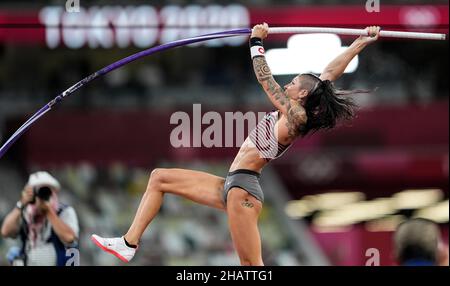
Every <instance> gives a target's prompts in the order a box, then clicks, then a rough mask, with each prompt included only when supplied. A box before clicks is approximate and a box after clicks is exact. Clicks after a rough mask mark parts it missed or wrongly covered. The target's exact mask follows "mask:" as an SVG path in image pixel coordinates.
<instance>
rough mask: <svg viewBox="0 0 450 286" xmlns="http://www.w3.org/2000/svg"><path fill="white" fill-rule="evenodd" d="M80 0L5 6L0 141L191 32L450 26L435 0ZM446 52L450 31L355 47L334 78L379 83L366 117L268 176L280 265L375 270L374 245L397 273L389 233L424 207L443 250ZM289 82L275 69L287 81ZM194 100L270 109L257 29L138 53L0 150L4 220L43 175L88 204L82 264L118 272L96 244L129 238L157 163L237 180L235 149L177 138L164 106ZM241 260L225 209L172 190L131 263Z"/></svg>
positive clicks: (277, 43) (361, 100) (2, 246)
mask: <svg viewBox="0 0 450 286" xmlns="http://www.w3.org/2000/svg"><path fill="white" fill-rule="evenodd" d="M80 4H81V5H82V7H83V9H82V10H81V12H80V13H70V14H69V13H64V6H65V1H21V0H20V1H19V0H16V1H2V2H1V3H0V142H2V143H3V142H5V140H6V139H7V138H8V137H9V136H10V135H11V134H12V133H13V132H14V130H16V129H17V128H18V127H19V126H20V124H21V123H23V122H24V121H25V120H26V119H27V118H28V117H29V116H30V115H31V114H33V113H34V112H35V111H37V110H38V109H39V108H40V107H41V106H43V105H44V104H45V103H47V102H48V101H50V100H51V99H53V98H54V97H55V96H56V95H57V94H58V93H60V92H61V91H63V90H65V89H66V88H68V87H69V86H71V85H72V84H74V83H75V82H77V81H78V80H80V79H82V78H83V77H85V76H87V75H89V74H91V73H93V72H94V71H96V70H99V69H100V68H102V67H104V66H106V65H108V64H110V63H112V62H114V61H117V60H119V59H121V58H123V57H125V56H127V55H130V54H132V53H135V52H137V51H139V50H142V49H144V48H148V47H151V46H154V45H157V44H161V43H165V42H168V41H172V40H175V39H179V38H185V37H187V36H190V35H191V36H192V35H198V34H202V33H204V32H209V31H212V30H218V31H221V30H227V29H232V28H239V27H251V26H252V25H254V24H256V23H260V22H262V21H265V22H267V23H269V24H270V25H272V26H331V27H355V28H364V27H365V26H368V25H380V26H382V27H383V28H384V29H390V30H406V31H408V30H414V31H425V32H440V33H447V34H448V9H449V7H448V1H436V0H429V1H411V0H408V1H402V0H395V1H394V0H382V1H381V7H380V8H381V11H380V12H379V13H377V12H373V13H368V12H367V11H366V10H365V1H356V0H354V1H343V0H333V1H326V0H323V1H309V0H297V1H288V0H283V1H278V0H277V1H275V0H252V1H232V2H229V1H215V2H214V4H212V3H211V1H181V0H180V1H83V0H81V1H80ZM80 24H82V26H81V27H80V26H78V27H75V28H73V27H72V28H70V27H71V25H72V26H73V25H75V26H76V25H80ZM83 25H84V26H83ZM127 25H129V26H130V27H129V28H124V27H126V26H127ZM133 25H134V27H132V26H133ZM139 25H147V26H146V28H142V27H141V26H139ZM287 39H288V36H273V37H270V36H269V38H268V39H267V41H266V48H267V49H272V48H285V47H286V41H287ZM341 40H342V43H343V45H348V44H349V43H350V42H351V41H352V40H353V39H352V38H346V37H341ZM318 56H320V55H317V54H313V55H311V57H312V58H314V57H318ZM448 60H449V58H448V40H447V41H445V42H433V41H417V40H398V39H395V40H392V39H391V40H387V39H386V40H385V39H383V40H380V41H378V42H377V43H376V44H374V45H372V46H370V47H368V48H367V49H366V50H365V51H363V53H362V54H360V56H359V64H358V67H357V68H356V70H355V71H354V72H353V73H348V74H345V75H344V76H343V77H342V78H341V79H340V80H339V81H338V82H337V83H336V85H337V86H339V87H342V88H347V89H354V88H363V89H374V88H378V90H377V91H376V93H375V94H371V95H359V96H357V97H355V100H356V101H357V102H358V104H359V105H360V107H361V108H360V109H359V112H358V118H357V120H354V121H353V122H352V123H351V126H341V127H339V128H337V129H335V130H333V131H331V132H321V133H319V134H316V135H314V136H312V137H308V138H306V139H303V140H299V141H298V142H297V143H296V144H295V146H293V148H291V150H290V151H289V154H288V155H286V156H284V157H282V158H281V159H278V160H276V161H274V162H273V163H272V164H271V165H270V166H269V167H267V169H265V170H264V172H263V177H262V178H263V179H262V180H263V182H262V183H263V185H262V186H263V189H264V190H265V193H266V196H267V203H266V205H265V208H264V211H263V214H262V217H261V223H260V225H261V231H262V238H263V245H264V246H263V247H264V259H265V261H266V263H267V264H268V265H365V262H366V260H367V259H368V257H367V256H366V251H367V250H368V249H370V248H376V249H378V250H379V251H380V258H381V265H393V264H394V261H393V254H392V245H391V239H392V237H391V235H392V230H393V229H394V228H395V226H396V225H397V224H398V223H399V222H401V221H403V220H404V219H407V218H409V217H415V216H420V217H426V218H429V219H432V220H434V221H436V222H437V223H439V224H440V226H441V229H442V235H443V238H444V241H445V243H447V245H448V215H449V201H448V188H449V181H448V179H449V178H448V175H449V155H448V154H449V152H448V143H449V136H448V127H449V126H448V119H449V114H448V112H449V105H448V104H449V102H448V99H449V98H448V97H449V82H448V76H449V69H448V67H449V65H448ZM290 77H291V75H280V76H277V77H276V78H277V80H278V81H279V82H280V84H285V83H287V82H288V80H289V79H290ZM194 103H199V104H201V105H202V112H203V113H205V112H207V111H217V112H221V113H223V112H227V111H232V112H235V111H241V112H245V111H248V110H252V111H269V110H271V109H272V106H271V105H270V103H269V101H268V100H267V99H266V97H265V95H264V93H263V91H262V89H261V88H260V86H259V85H258V82H257V81H256V80H255V76H254V73H253V70H252V66H251V62H250V57H249V50H248V48H247V39H246V38H245V37H243V38H234V39H232V40H224V41H216V42H212V43H206V44H201V45H198V46H195V47H182V48H179V49H175V50H170V51H168V52H164V53H160V54H156V55H154V56H150V57H148V58H144V59H142V60H139V61H137V62H135V63H132V64H130V65H127V66H125V67H123V68H121V69H119V70H117V71H114V72H112V73H111V74H109V75H107V76H105V77H103V78H101V79H99V80H96V81H95V82H93V83H91V84H89V85H88V86H86V87H83V88H82V89H81V90H80V91H79V92H77V93H76V94H74V95H72V96H71V97H70V98H68V99H66V100H65V101H64V102H63V104H62V105H61V106H60V107H59V108H58V109H57V110H54V111H52V112H50V113H49V114H47V115H46V116H45V117H44V118H43V119H42V120H40V121H39V122H37V123H36V124H35V125H34V126H33V127H32V128H31V129H30V130H29V131H28V132H27V133H26V134H25V135H24V136H23V137H22V138H21V139H20V140H19V141H18V142H17V143H16V144H15V145H14V146H13V147H12V148H11V149H10V151H9V152H8V153H7V154H6V156H4V157H3V158H2V159H1V160H0V221H1V220H2V219H3V217H4V216H5V215H6V214H7V213H8V212H9V211H10V210H11V209H12V208H13V206H14V204H15V202H16V201H17V199H18V198H19V194H20V191H21V190H22V188H23V186H24V184H25V182H26V180H27V177H28V174H29V173H30V172H32V171H36V170H42V169H45V170H48V171H50V172H51V173H52V174H53V175H54V176H55V177H57V178H58V179H59V180H60V182H61V183H62V185H63V191H62V194H61V195H62V200H63V201H65V202H67V203H69V204H71V205H73V206H74V207H75V209H76V211H77V213H78V216H79V221H80V226H81V237H80V241H81V246H80V253H81V264H82V265H119V264H120V262H119V261H118V260H117V259H116V258H114V257H112V256H110V255H108V254H104V253H101V252H100V251H99V250H98V249H97V248H95V247H94V245H93V244H92V243H91V241H90V240H89V236H90V234H92V233H94V232H95V233H98V234H102V235H120V234H122V233H124V232H125V231H126V230H127V228H128V226H129V224H130V222H131V221H132V218H133V216H134V212H135V210H136V208H137V205H138V203H139V200H140V197H141V195H142V194H143V192H144V191H145V186H146V183H147V180H148V176H149V174H150V171H151V170H152V169H153V168H155V167H181V168H192V169H197V170H204V171H208V172H211V173H213V174H216V175H220V176H225V175H226V173H227V170H228V167H229V164H230V163H231V161H232V159H233V155H234V154H235V153H236V152H237V150H238V149H237V148H204V147H202V148H173V147H172V146H171V145H170V141H169V137H170V132H171V130H172V129H173V128H174V125H171V124H170V122H169V118H170V115H171V114H173V112H175V111H180V110H184V111H186V112H187V113H188V114H191V113H192V105H193V104H194ZM203 127H205V126H203ZM17 243H18V241H15V240H12V239H4V238H1V237H0V265H8V262H7V260H6V253H7V251H8V249H9V248H10V247H12V246H14V245H17ZM238 263H239V260H238V258H237V256H236V254H235V252H234V250H233V247H232V242H231V239H230V235H229V232H228V229H227V221H226V216H225V215H224V214H222V213H219V212H217V211H215V210H212V209H208V208H206V207H198V205H194V204H192V203H190V202H188V201H185V200H182V199H179V198H176V197H171V196H166V198H165V202H164V205H163V207H162V209H161V212H160V215H159V216H158V217H157V219H156V220H155V221H154V222H153V223H152V224H151V226H150V231H147V232H146V233H145V235H144V238H143V241H142V247H141V250H140V252H139V253H138V255H137V257H136V259H135V260H134V261H133V262H132V265H235V264H238Z"/></svg>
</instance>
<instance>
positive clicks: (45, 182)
mask: <svg viewBox="0 0 450 286" xmlns="http://www.w3.org/2000/svg"><path fill="white" fill-rule="evenodd" d="M28 185H29V186H30V187H37V186H48V187H53V188H55V189H57V190H59V189H61V185H60V184H59V182H58V180H56V179H55V178H54V177H53V176H52V175H50V174H49V173H48V172H45V171H40V172H36V173H33V174H31V175H30V177H29V179H28Z"/></svg>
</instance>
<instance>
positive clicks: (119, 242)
mask: <svg viewBox="0 0 450 286" xmlns="http://www.w3.org/2000/svg"><path fill="white" fill-rule="evenodd" d="M91 240H92V241H93V242H94V243H95V244H96V245H97V246H98V247H100V248H101V249H102V250H103V251H106V252H109V253H111V254H114V255H115V256H116V257H117V258H119V259H120V260H122V261H123V262H130V260H131V259H132V258H133V256H134V254H135V253H136V250H137V248H132V247H128V246H127V245H126V244H125V239H124V238H123V236H122V237H114V238H104V237H100V236H98V235H96V234H93V235H92V236H91Z"/></svg>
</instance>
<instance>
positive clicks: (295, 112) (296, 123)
mask: <svg viewBox="0 0 450 286" xmlns="http://www.w3.org/2000/svg"><path fill="white" fill-rule="evenodd" d="M306 120H307V119H306V112H305V109H304V108H303V107H302V106H300V105H297V104H296V105H293V106H291V104H290V102H288V112H287V120H286V127H287V129H288V136H289V137H290V138H292V139H294V138H295V137H297V136H298V135H299V133H300V132H299V127H300V126H301V125H302V124H305V122H306Z"/></svg>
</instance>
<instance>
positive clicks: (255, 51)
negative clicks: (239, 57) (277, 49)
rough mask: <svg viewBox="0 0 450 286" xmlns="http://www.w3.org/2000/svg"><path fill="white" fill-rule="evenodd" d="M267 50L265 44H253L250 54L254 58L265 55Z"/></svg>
mask: <svg viewBox="0 0 450 286" xmlns="http://www.w3.org/2000/svg"><path fill="white" fill-rule="evenodd" d="M265 52H266V51H265V50H264V47H263V46H253V47H251V48H250V55H251V57H252V59H253V58H254V57H257V56H263V57H264V54H265Z"/></svg>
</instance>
